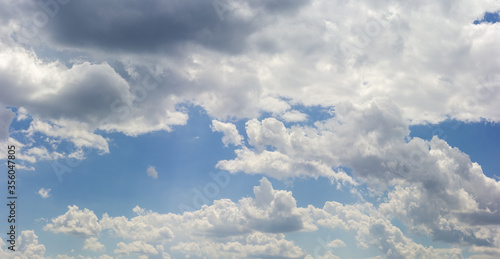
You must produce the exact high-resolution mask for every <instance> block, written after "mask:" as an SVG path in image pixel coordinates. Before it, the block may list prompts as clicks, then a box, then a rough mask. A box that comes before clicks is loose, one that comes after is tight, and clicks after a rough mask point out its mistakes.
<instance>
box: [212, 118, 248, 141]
mask: <svg viewBox="0 0 500 259" xmlns="http://www.w3.org/2000/svg"><path fill="white" fill-rule="evenodd" d="M211 128H212V131H218V132H222V133H223V134H224V136H223V137H222V143H224V145H225V146H226V147H227V146H228V145H229V144H232V145H235V146H238V145H241V141H242V140H243V138H242V137H241V135H240V134H239V133H238V130H237V129H236V126H235V125H234V124H232V123H224V122H220V121H217V120H212V126H211Z"/></svg>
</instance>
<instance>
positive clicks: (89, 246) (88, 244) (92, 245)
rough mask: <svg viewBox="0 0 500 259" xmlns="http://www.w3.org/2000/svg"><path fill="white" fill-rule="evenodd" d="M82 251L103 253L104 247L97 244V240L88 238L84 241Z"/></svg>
mask: <svg viewBox="0 0 500 259" xmlns="http://www.w3.org/2000/svg"><path fill="white" fill-rule="evenodd" d="M83 250H90V251H94V252H96V251H103V250H104V245H103V244H101V243H99V241H98V240H97V237H90V238H87V239H85V244H84V245H83Z"/></svg>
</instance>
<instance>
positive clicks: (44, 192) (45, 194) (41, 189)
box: [38, 188, 51, 199]
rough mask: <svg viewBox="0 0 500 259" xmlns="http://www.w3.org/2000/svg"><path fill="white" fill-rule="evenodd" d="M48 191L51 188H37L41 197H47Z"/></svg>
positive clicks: (48, 195)
mask: <svg viewBox="0 0 500 259" xmlns="http://www.w3.org/2000/svg"><path fill="white" fill-rule="evenodd" d="M50 191H51V189H45V188H40V190H38V194H39V195H40V197H42V198H43V199H47V198H48V197H50Z"/></svg>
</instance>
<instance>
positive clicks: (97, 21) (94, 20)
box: [45, 0, 293, 53]
mask: <svg viewBox="0 0 500 259" xmlns="http://www.w3.org/2000/svg"><path fill="white" fill-rule="evenodd" d="M269 8H271V9H273V8H272V7H269ZM288 8H293V6H289V7H288ZM235 9H236V7H235ZM274 9H276V8H274ZM274 9H273V10H274ZM231 10H232V9H231ZM231 10H230V9H228V10H223V11H224V12H223V14H224V16H223V17H222V18H223V20H222V19H221V17H219V15H218V13H217V11H216V7H214V5H213V4H212V1H197V0H186V1H159V0H154V1H131V0H126V1H118V0H107V1H97V0H92V1H71V2H70V3H68V4H67V5H65V6H62V7H61V10H60V12H59V13H58V14H57V15H56V16H55V17H54V18H53V20H51V21H50V23H49V24H48V25H47V28H46V29H45V32H46V33H48V34H49V35H50V37H51V38H52V40H54V41H55V42H57V43H60V44H63V45H66V46H70V47H77V48H101V49H105V50H107V51H133V52H154V51H172V52H175V51H181V50H182V49H183V48H184V47H185V44H194V45H202V46H204V47H208V48H210V49H213V50H217V51H222V52H229V53H238V52H240V51H242V50H243V49H244V48H245V45H246V43H245V41H246V39H247V38H248V37H249V36H250V35H251V34H252V33H253V32H254V31H255V30H256V29H257V28H258V27H259V24H261V23H263V22H264V21H263V20H262V19H245V18H244V17H241V16H237V15H233V14H232V12H231Z"/></svg>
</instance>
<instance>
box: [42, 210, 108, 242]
mask: <svg viewBox="0 0 500 259" xmlns="http://www.w3.org/2000/svg"><path fill="white" fill-rule="evenodd" d="M50 222H51V223H49V224H47V225H45V227H44V228H43V230H45V231H51V232H54V233H64V234H69V235H74V236H78V237H92V236H96V235H98V234H99V233H100V232H101V230H102V227H101V226H100V225H99V223H98V222H97V216H96V215H95V214H94V212H93V211H91V210H88V209H84V210H79V209H78V207H77V206H76V205H73V206H68V211H67V212H66V213H65V214H63V215H60V216H58V217H56V218H53V219H51V221H50Z"/></svg>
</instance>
